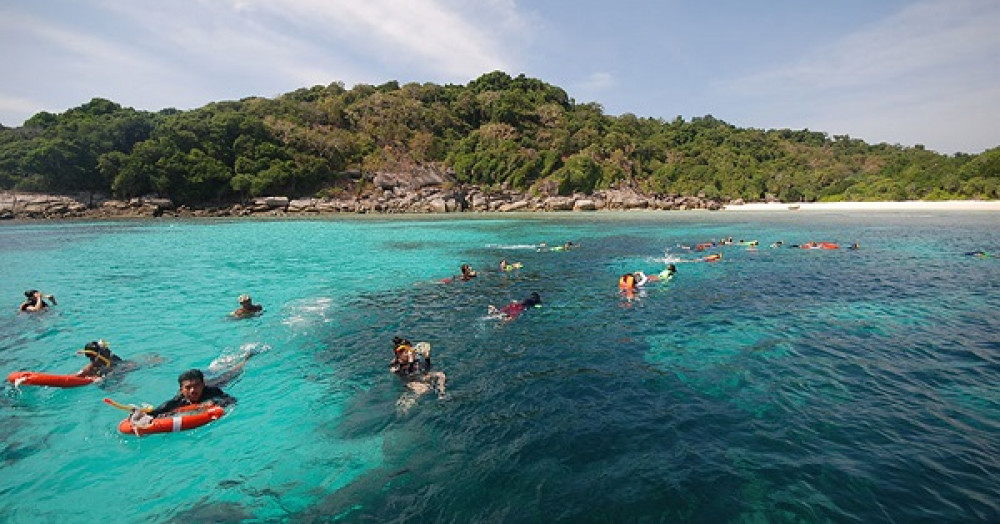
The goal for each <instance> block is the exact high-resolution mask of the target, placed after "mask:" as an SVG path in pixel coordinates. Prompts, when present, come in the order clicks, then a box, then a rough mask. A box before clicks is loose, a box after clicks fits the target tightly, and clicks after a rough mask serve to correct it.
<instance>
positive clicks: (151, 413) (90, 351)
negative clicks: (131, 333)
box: [19, 289, 264, 428]
mask: <svg viewBox="0 0 1000 524" xmlns="http://www.w3.org/2000/svg"><path fill="white" fill-rule="evenodd" d="M24 296H25V298H26V300H25V302H24V303H23V304H21V306H20V308H19V312H23V313H39V312H43V311H46V310H47V309H48V308H49V305H48V304H47V303H46V302H45V299H48V300H49V301H50V302H52V305H56V300H55V297H54V296H52V295H45V294H43V293H41V292H39V291H38V290H36V289H32V290H28V291H25V292H24ZM237 302H238V303H239V306H240V307H239V308H237V309H236V310H234V311H233V312H232V313H230V316H232V317H233V318H237V319H240V318H249V317H252V316H255V315H258V314H260V313H261V312H263V310H264V307H263V306H261V305H260V304H254V303H253V299H252V298H251V297H250V295H246V294H243V295H240V296H239V297H238V298H237ZM77 354H78V355H83V356H84V357H86V358H87V359H88V362H87V364H86V365H84V366H83V368H82V369H81V370H80V371H78V372H77V373H75V376H77V377H95V378H98V379H103V378H105V377H108V376H109V375H111V374H112V373H125V372H128V371H131V370H133V369H135V368H137V367H138V364H137V363H136V362H133V361H128V360H125V359H123V358H121V357H120V356H118V355H116V354H115V353H114V352H112V351H111V345H110V344H109V343H108V342H107V341H106V340H104V339H99V340H94V341H91V342H88V343H87V344H86V345H85V346H84V347H83V349H81V350H79V351H77ZM252 355H253V353H247V354H245V355H244V356H243V357H242V359H241V360H240V361H239V362H237V363H236V364H235V365H233V366H232V367H230V368H229V369H228V370H225V371H224V372H223V373H221V374H219V375H217V376H215V377H214V378H212V379H209V380H207V381H206V379H205V375H204V373H203V372H202V371H201V370H199V369H190V370H187V371H185V372H183V373H181V374H180V376H178V377H177V384H178V386H179V388H178V392H177V394H176V395H175V396H174V397H173V398H171V399H170V400H167V401H166V402H164V403H162V404H160V405H159V406H157V407H155V408H154V407H152V406H148V405H147V406H143V407H138V406H130V407H131V408H132V415H131V416H130V418H131V420H132V423H133V426H135V427H137V428H143V427H148V426H149V425H150V424H151V423H152V421H153V419H154V418H156V417H164V416H171V415H173V414H174V413H175V412H177V411H178V410H181V409H182V408H185V407H187V406H195V405H201V406H203V407H208V405H216V406H219V407H226V406H229V405H231V404H234V403H236V399H235V398H234V397H232V396H230V395H229V394H227V393H226V392H224V391H223V390H222V389H221V387H222V386H224V385H225V384H227V383H228V382H229V381H231V380H232V379H233V378H235V377H236V376H238V375H239V374H240V373H241V372H242V370H243V367H244V366H245V365H246V362H247V360H249V359H250V357H251V356H252Z"/></svg>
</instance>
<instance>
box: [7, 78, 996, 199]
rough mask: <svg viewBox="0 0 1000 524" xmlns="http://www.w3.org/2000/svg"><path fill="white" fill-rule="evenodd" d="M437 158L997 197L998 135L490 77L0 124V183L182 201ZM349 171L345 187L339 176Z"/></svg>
mask: <svg viewBox="0 0 1000 524" xmlns="http://www.w3.org/2000/svg"><path fill="white" fill-rule="evenodd" d="M425 165H436V166H440V167H444V168H447V169H450V170H451V171H452V172H453V173H454V176H455V178H456V180H457V182H458V183H460V184H476V185H479V186H481V187H484V188H500V187H507V188H511V189H528V190H531V189H538V190H544V191H546V192H548V193H555V192H558V193H560V194H570V193H573V192H582V193H590V192H592V191H593V190H595V189H602V188H609V187H632V188H635V189H637V190H639V191H642V192H645V193H648V194H672V195H685V196H688V195H690V196H703V197H707V198H714V199H736V198H742V199H744V200H749V201H756V200H763V199H765V198H767V197H769V196H770V197H775V198H778V199H780V200H783V201H788V202H792V201H837V200H912V199H930V200H936V199H967V198H982V199H996V198H1000V147H998V148H994V149H991V150H988V151H986V152H984V153H981V154H978V155H969V154H962V153H959V154H956V155H954V156H946V155H941V154H937V153H934V152H931V151H927V150H925V149H924V147H922V146H919V145H917V146H913V147H903V146H900V145H888V144H877V145H870V144H867V143H865V142H864V141H862V140H858V139H852V138H850V137H848V136H841V135H835V136H832V137H831V136H828V135H827V134H826V133H822V132H817V131H809V130H801V131H794V130H788V129H779V130H767V131H765V130H760V129H740V128H737V127H735V126H732V125H730V124H727V123H726V122H724V121H722V120H719V119H716V118H714V117H712V116H704V117H698V118H693V119H691V120H690V121H685V120H684V119H682V118H680V117H678V118H675V119H674V120H672V121H666V120H662V119H656V118H639V117H637V116H635V115H632V114H624V115H621V116H617V117H616V116H610V115H606V114H604V111H603V108H602V107H601V106H600V105H599V104H596V103H587V104H580V103H577V102H575V101H574V100H573V99H571V98H570V97H569V96H568V95H567V94H566V92H565V91H564V90H563V89H561V88H559V87H556V86H553V85H550V84H547V83H545V82H542V81H540V80H537V79H533V78H527V77H525V76H523V75H521V76H518V77H516V78H512V77H511V76H510V75H508V74H506V73H503V72H493V73H489V74H486V75H483V76H481V77H479V78H477V79H476V80H473V81H472V82H470V83H469V84H468V85H464V86H460V85H444V86H440V85H435V84H416V83H413V84H406V85H402V86H401V85H399V84H398V83H397V82H389V83H386V84H383V85H380V86H371V85H357V86H355V87H354V88H352V89H346V88H345V87H344V86H343V84H341V83H334V84H331V85H329V86H325V87H324V86H316V87H312V88H308V89H299V90H297V91H294V92H291V93H287V94H285V95H282V96H279V97H277V98H275V99H265V98H247V99H244V100H240V101H238V102H217V103H211V104H208V105H206V106H205V107H202V108H199V109H194V110H190V111H179V110H176V109H165V110H162V111H159V112H155V113H151V112H145V111H136V110H134V109H131V108H123V107H122V106H121V105H119V104H116V103H114V102H111V101H108V100H104V99H99V98H95V99H93V100H91V101H90V102H88V103H86V104H84V105H82V106H80V107H78V108H74V109H70V110H68V111H66V112H65V113H61V114H52V113H48V112H42V113H38V114H36V115H35V116H33V117H31V118H30V119H29V120H28V121H26V122H25V123H24V125H23V126H21V127H17V128H6V127H2V126H0V189H8V190H9V189H13V190H20V191H37V192H48V193H67V192H79V191H86V192H94V193H104V194H111V195H114V196H117V197H119V198H129V197H133V196H141V195H149V194H156V195H159V196H163V197H168V198H170V199H172V200H173V201H174V202H176V203H178V204H194V205H197V204H206V203H218V202H234V201H238V200H243V199H247V198H250V197H255V196H261V195H287V196H291V197H302V196H314V195H315V196H332V195H335V194H336V193H338V192H342V191H345V190H350V191H363V190H364V189H365V188H364V180H365V178H364V177H362V178H361V179H360V187H359V185H358V181H357V180H353V179H356V178H357V177H356V176H355V177H352V176H351V175H350V174H349V173H358V172H360V173H363V174H364V173H368V174H370V173H374V172H378V171H396V172H403V171H406V170H407V169H411V168H413V167H416V166H425ZM352 180H353V182H352Z"/></svg>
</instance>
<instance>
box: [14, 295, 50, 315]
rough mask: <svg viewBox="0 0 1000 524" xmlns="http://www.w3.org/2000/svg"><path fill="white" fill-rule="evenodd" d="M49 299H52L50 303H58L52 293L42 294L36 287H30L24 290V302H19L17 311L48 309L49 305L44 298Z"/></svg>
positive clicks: (34, 311)
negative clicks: (19, 305)
mask: <svg viewBox="0 0 1000 524" xmlns="http://www.w3.org/2000/svg"><path fill="white" fill-rule="evenodd" d="M46 298H47V299H49V300H50V301H52V305H53V306H55V305H58V304H57V303H56V297H54V296H52V295H43V294H42V292H41V291H38V290H37V289H31V290H28V291H25V292H24V299H25V300H24V303H22V304H21V307H20V308H19V311H23V312H26V313H37V312H39V311H45V310H47V309H49V305H48V304H47V303H46V302H45V300H44V299H46Z"/></svg>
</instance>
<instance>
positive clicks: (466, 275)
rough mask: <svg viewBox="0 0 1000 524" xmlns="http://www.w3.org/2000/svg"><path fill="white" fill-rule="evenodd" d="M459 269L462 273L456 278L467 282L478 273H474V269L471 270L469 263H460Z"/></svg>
mask: <svg viewBox="0 0 1000 524" xmlns="http://www.w3.org/2000/svg"><path fill="white" fill-rule="evenodd" d="M459 269H461V271H462V275H461V276H459V277H458V278H459V279H460V280H462V282H468V281H470V280H472V279H474V278H476V277H477V276H479V274H478V273H476V271H475V270H473V269H472V266H470V265H469V264H462V267H461V268H459Z"/></svg>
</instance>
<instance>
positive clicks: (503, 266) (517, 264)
mask: <svg viewBox="0 0 1000 524" xmlns="http://www.w3.org/2000/svg"><path fill="white" fill-rule="evenodd" d="M522 267H524V264H522V263H520V262H514V263H513V264H508V263H507V259H503V260H501V261H500V271H514V270H515V269H521V268H522Z"/></svg>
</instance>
